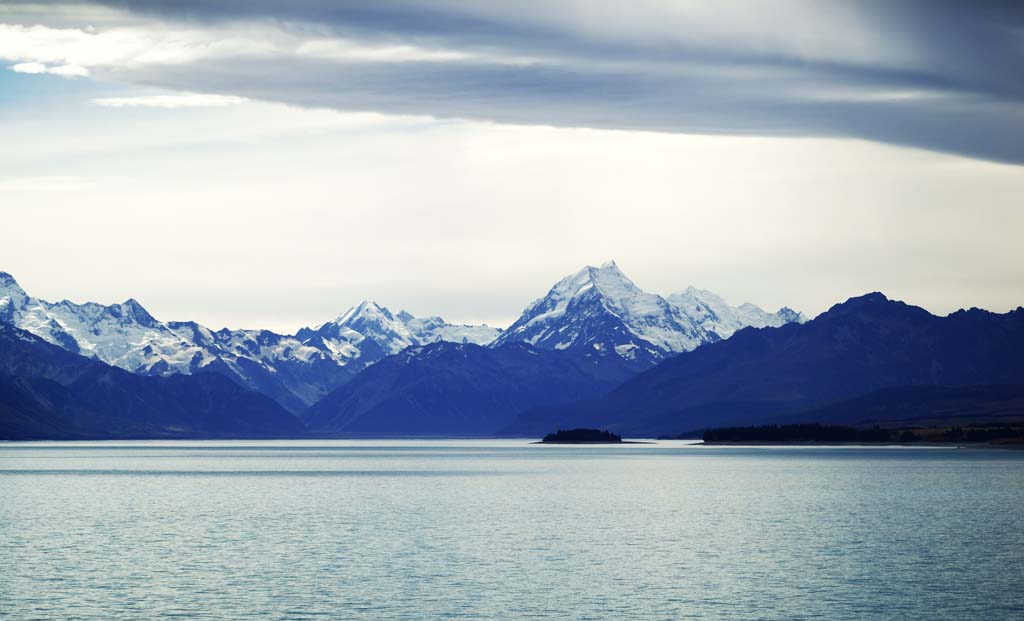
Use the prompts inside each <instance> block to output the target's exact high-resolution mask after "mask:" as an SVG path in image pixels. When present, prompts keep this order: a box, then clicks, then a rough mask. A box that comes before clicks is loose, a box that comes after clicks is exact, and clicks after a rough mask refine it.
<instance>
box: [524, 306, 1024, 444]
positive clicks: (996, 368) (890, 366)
mask: <svg viewBox="0 0 1024 621" xmlns="http://www.w3.org/2000/svg"><path fill="white" fill-rule="evenodd" d="M1022 351H1024V308H1018V309H1017V310H1014V311H1011V312H1009V313H1005V314H998V313H991V312H988V311H984V310H980V309H976V308H974V309H970V310H961V311H958V312H956V313H953V314H951V315H949V316H946V317H938V316H935V315H932V314H931V313H929V312H928V311H926V310H924V309H922V308H919V307H916V306H911V305H908V304H905V303H903V302H898V301H893V300H889V299H888V298H886V297H885V296H884V295H882V294H881V293H871V294H868V295H864V296H860V297H856V298H851V299H850V300H847V301H846V302H844V303H841V304H836V305H835V306H833V307H832V308H830V309H829V310H828V311H826V312H825V313H822V314H821V315H819V316H818V317H816V318H814V319H813V320H811V321H809V322H807V323H804V324H797V323H790V324H787V325H784V326H782V327H779V328H764V329H744V330H740V331H738V332H736V333H735V334H734V335H733V336H732V337H731V338H729V339H728V340H725V341H721V342H717V343H713V344H711V345H707V346H704V347H700V348H698V349H696V350H694V351H692V352H688V353H685V354H682V355H679V356H676V357H674V358H670V359H668V360H666V361H665V362H663V363H661V364H659V365H658V366H656V367H654V368H652V369H650V370H648V371H646V372H643V373H640V374H638V375H637V376H635V377H633V378H630V379H629V380H626V381H625V382H624V383H623V384H621V385H620V386H618V387H617V388H615V389H614V390H612V391H610V392H609V393H607V394H606V395H604V396H602V397H600V398H598V399H594V400H589V401H580V402H577V403H574V404H570V405H567V406H555V407H540V408H537V409H534V410H532V411H530V412H526V413H524V414H523V415H522V416H520V417H519V418H518V419H517V420H516V421H515V422H514V423H512V424H511V425H509V427H507V428H506V430H505V432H506V433H508V434H510V435H524V434H525V435H534V434H536V433H538V432H539V430H541V429H550V428H558V427H561V428H566V427H570V426H573V425H576V424H581V423H586V424H587V425H589V426H597V427H602V428H607V429H610V430H612V431H615V432H617V433H623V434H628V435H632V436H651V435H662V434H678V433H682V432H686V431H691V430H699V429H703V428H706V427H709V426H724V425H742V424H750V423H754V422H765V421H771V422H788V421H805V422H806V421H815V422H826V421H828V422H831V421H832V419H833V416H832V415H830V412H833V413H835V412H839V411H842V412H843V420H842V421H841V422H860V421H863V420H865V419H868V418H873V419H878V418H882V419H885V418H893V417H894V416H898V412H900V411H901V410H900V408H901V407H903V405H905V402H906V394H905V393H901V392H900V391H895V392H889V393H882V394H881V395H878V394H876V395H874V397H872V399H873V400H872V401H871V402H872V405H873V408H874V410H873V411H872V412H871V413H869V410H868V408H865V409H864V414H863V415H862V416H861V417H860V418H857V416H856V415H853V414H851V412H850V409H851V407H850V406H849V404H848V403H847V404H845V405H843V407H838V408H837V407H836V406H837V405H838V404H841V403H843V402H845V401H847V400H850V399H853V398H856V397H861V396H865V395H871V394H872V393H876V392H877V391H881V390H883V389H889V388H897V387H912V386H930V387H940V386H956V387H963V386H977V385H1010V386H1020V385H1024V356H1021V355H1020V352H1022ZM983 392H984V391H983ZM987 398H988V397H986V399H987ZM900 404H903V405H900ZM961 412H962V413H963V412H967V413H969V412H970V410H969V409H962V410H961ZM1016 413H1017V414H1021V415H1024V411H1017V412H1016ZM917 414H919V415H920V416H924V417H926V415H927V412H918V413H917ZM915 415H916V414H915ZM851 418H856V419H857V420H851Z"/></svg>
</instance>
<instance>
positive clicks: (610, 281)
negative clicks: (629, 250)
mask: <svg viewBox="0 0 1024 621" xmlns="http://www.w3.org/2000/svg"><path fill="white" fill-rule="evenodd" d="M802 317H803V316H802V315H800V314H799V313H796V312H795V311H792V310H790V309H783V310H780V311H779V312H778V313H766V312H765V311H763V310H761V309H760V308H758V307H757V306H754V305H753V304H748V305H742V306H740V307H735V308H734V307H732V306H730V305H729V304H728V303H727V302H726V301H725V300H724V299H722V298H721V297H720V296H718V295H716V294H714V293H712V292H710V291H704V290H702V289H697V288H696V287H692V286H691V287H688V288H687V289H686V290H685V291H682V292H680V293H677V294H674V295H673V296H670V297H669V298H664V297H662V296H660V295H656V294H653V293H648V292H646V291H644V290H643V289H641V288H640V287H638V286H637V285H636V284H635V283H634V282H633V281H632V280H630V279H629V277H627V276H626V275H625V274H624V273H623V272H622V270H620V269H619V266H618V265H617V264H616V263H615V262H614V261H609V262H607V263H604V264H602V265H601V267H593V266H589V265H588V266H586V267H584V268H583V269H581V270H580V271H578V272H576V273H575V274H572V275H569V276H566V277H565V278H563V279H561V280H559V281H558V282H557V283H555V286H553V287H552V288H551V289H550V290H549V291H548V293H547V295H545V296H544V297H543V298H540V299H539V300H536V301H534V302H533V303H532V304H530V306H529V307H527V309H526V310H525V311H524V312H523V314H522V315H521V316H520V317H519V319H518V320H517V321H516V322H515V323H514V324H512V326H510V327H509V329H508V330H506V331H505V332H504V333H503V334H502V335H501V336H500V337H498V339H496V340H495V342H494V345H495V346H498V345H502V344H505V343H509V342H514V341H524V342H527V343H530V344H532V345H535V346H537V347H541V348H547V349H565V348H569V347H581V346H585V347H589V348H593V349H594V350H595V351H606V352H611V351H614V352H615V353H617V354H618V355H619V356H621V357H623V358H628V359H631V360H637V359H639V358H641V357H642V358H644V359H645V360H646V361H647V362H648V363H653V362H656V361H657V360H659V359H660V358H663V357H664V356H666V355H668V354H671V353H674V352H682V351H689V350H691V349H694V348H696V347H698V346H700V345H702V344H703V343H709V342H713V341H716V340H719V339H722V338H727V337H729V336H730V335H732V334H733V333H734V332H735V331H736V330H738V329H740V328H743V327H746V326H755V327H765V326H779V325H782V324H785V323H788V322H790V321H798V320H803V319H802Z"/></svg>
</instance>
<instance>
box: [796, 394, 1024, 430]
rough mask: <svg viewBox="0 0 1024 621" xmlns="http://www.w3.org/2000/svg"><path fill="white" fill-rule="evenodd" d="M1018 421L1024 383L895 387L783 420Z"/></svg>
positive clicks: (1023, 415)
mask: <svg viewBox="0 0 1024 621" xmlns="http://www.w3.org/2000/svg"><path fill="white" fill-rule="evenodd" d="M1004 419H1013V420H1021V421H1024V385H1016V386H1014V385H1002V384H996V385H982V386H899V387H896V388H883V389H882V390H877V391H875V392H872V393H868V394H866V395H862V396H858V397H854V398H852V399H844V400H842V401H837V402H834V403H829V404H827V405H824V406H820V407H816V408H812V409H810V410H806V411H803V412H798V413H796V414H791V415H788V416H785V417H784V419H783V422H794V423H799V422H817V421H828V422H829V424H851V425H857V424H860V425H866V424H882V425H895V424H899V423H914V424H921V425H929V424H969V423H970V421H974V422H983V423H991V422H1000V421H1001V420H1004Z"/></svg>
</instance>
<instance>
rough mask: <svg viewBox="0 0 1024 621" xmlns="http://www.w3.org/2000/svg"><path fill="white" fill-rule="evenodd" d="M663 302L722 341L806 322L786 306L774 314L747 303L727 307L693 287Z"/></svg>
mask: <svg viewBox="0 0 1024 621" xmlns="http://www.w3.org/2000/svg"><path fill="white" fill-rule="evenodd" d="M666 299H667V300H668V301H669V302H670V303H672V304H674V305H675V306H676V307H677V308H679V309H680V310H681V311H683V313H684V314H686V315H687V316H688V317H690V318H691V319H693V320H694V321H695V322H696V323H697V324H698V325H700V327H701V328H703V329H704V330H707V331H708V332H714V333H715V334H717V335H718V336H720V337H721V338H723V339H727V338H729V337H730V336H732V335H733V333H735V332H736V331H737V330H742V329H743V328H746V327H752V328H766V327H773V328H777V327H779V326H784V325H786V324H787V323H804V322H806V321H807V318H806V317H804V315H803V314H802V313H798V312H796V311H795V310H793V309H791V308H788V307H785V306H784V307H782V308H781V309H779V311H778V312H775V313H769V312H766V311H764V310H762V309H761V308H760V307H759V306H757V305H754V304H750V303H746V304H740V305H739V306H730V305H729V303H728V302H726V301H725V300H724V299H723V298H722V297H721V296H720V295H717V294H715V293H712V292H710V291H707V290H704V289H697V288H696V287H687V288H686V289H685V290H683V291H680V292H678V293H673V294H672V295H670V296H668V297H667V298H666Z"/></svg>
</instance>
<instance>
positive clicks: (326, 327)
mask: <svg viewBox="0 0 1024 621" xmlns="http://www.w3.org/2000/svg"><path fill="white" fill-rule="evenodd" d="M0 321H2V322H5V323H10V324H13V325H15V326H16V327H19V328H22V329H24V330H26V331H28V332H32V333H33V334H36V335H37V336H39V337H41V338H43V339H44V340H46V341H48V342H50V343H53V344H55V345H59V346H61V347H63V348H64V349H67V350H68V351H71V352H74V353H77V354H81V355H83V356H87V357H90V358H95V359H98V360H102V361H103V362H106V363H108V364H112V365H114V366H117V367H120V368H123V369H125V370H128V371H132V372H133V373H137V374H140V375H172V374H176V373H181V374H191V373H198V372H204V371H213V372H220V373H223V374H225V375H228V376H230V377H233V378H234V379H236V380H237V381H239V382H240V383H242V384H243V385H245V386H247V387H249V388H251V389H253V390H258V391H260V392H263V393H264V394H267V395H269V396H271V397H273V398H274V399H277V400H278V401H279V402H280V403H281V404H282V405H284V406H285V407H286V408H288V409H289V410H291V411H293V412H297V411H300V410H302V409H304V408H305V407H307V406H309V405H311V404H312V403H314V402H316V401H317V400H318V399H320V398H321V397H322V396H324V395H325V394H327V393H328V392H330V391H331V390H333V389H335V388H337V387H338V386H340V385H341V384H343V383H344V382H345V381H347V380H348V379H350V378H351V377H352V376H354V375H355V374H356V373H357V372H359V371H360V370H362V369H363V368H365V367H366V366H368V365H370V364H373V363H374V362H377V361H378V360H380V359H381V358H383V357H384V356H388V355H391V354H394V353H397V352H399V351H401V350H402V349H404V348H406V347H408V346H410V345H424V344H427V343H433V342H435V341H438V340H449V339H451V340H457V342H466V341H468V342H474V343H476V342H480V341H483V342H488V341H490V340H493V339H494V337H495V336H496V335H497V334H498V332H499V331H498V330H495V329H493V328H489V327H487V326H453V325H449V324H447V323H445V322H444V321H443V320H442V319H440V318H439V317H429V318H423V319H420V318H416V317H413V316H412V315H409V314H408V313H402V314H400V315H399V316H397V317H396V316H394V315H392V313H391V312H390V311H389V310H388V309H386V308H384V307H382V306H379V305H378V304H376V303H374V302H369V301H367V302H363V303H361V304H359V305H357V306H354V307H352V308H351V309H349V310H348V311H346V312H345V313H343V314H342V315H340V316H339V317H338V318H337V319H336V320H334V321H331V322H327V323H325V324H323V325H321V326H319V327H317V328H314V329H310V328H303V329H302V330H300V331H299V332H298V333H296V334H295V335H281V334H276V333H274V332H270V331H268V330H227V329H224V330H218V331H213V330H210V329H209V328H206V327H205V326H202V325H200V324H197V323H195V322H161V321H158V320H156V319H155V318H153V316H152V315H150V314H149V313H148V312H146V310H145V309H144V308H143V307H142V305H141V304H139V303H138V302H137V301H135V300H131V299H130V300H127V301H125V302H124V303H122V304H112V305H109V306H104V305H102V304H95V303H92V302H87V303H85V304H76V303H73V302H69V301H67V300H63V301H61V302H57V303H50V302H46V301H44V300H40V299H38V298H34V297H31V296H29V295H28V294H26V293H25V291H24V290H23V289H22V288H21V287H20V286H19V285H18V283H17V282H16V281H15V280H14V278H13V277H11V275H10V274H7V273H4V272H0Z"/></svg>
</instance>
